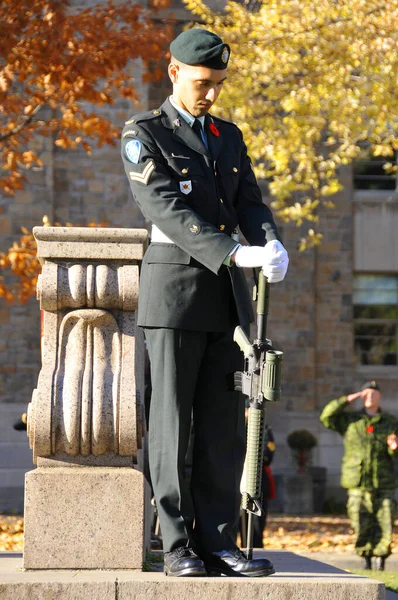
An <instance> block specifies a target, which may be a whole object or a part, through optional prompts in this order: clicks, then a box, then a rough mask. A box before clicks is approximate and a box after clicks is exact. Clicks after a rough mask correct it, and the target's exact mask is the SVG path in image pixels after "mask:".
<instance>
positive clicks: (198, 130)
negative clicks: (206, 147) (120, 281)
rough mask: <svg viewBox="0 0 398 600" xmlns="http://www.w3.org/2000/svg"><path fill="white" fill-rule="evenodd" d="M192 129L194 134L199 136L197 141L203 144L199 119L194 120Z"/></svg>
mask: <svg viewBox="0 0 398 600" xmlns="http://www.w3.org/2000/svg"><path fill="white" fill-rule="evenodd" d="M192 129H193V130H194V132H195V133H196V135H198V136H199V139H200V141H201V142H203V137H202V131H203V128H202V123H201V122H200V121H199V119H195V121H194V122H193V125H192Z"/></svg>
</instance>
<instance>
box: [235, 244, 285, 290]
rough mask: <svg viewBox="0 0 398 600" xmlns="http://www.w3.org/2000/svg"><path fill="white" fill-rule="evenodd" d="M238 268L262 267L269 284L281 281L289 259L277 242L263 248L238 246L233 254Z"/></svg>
mask: <svg viewBox="0 0 398 600" xmlns="http://www.w3.org/2000/svg"><path fill="white" fill-rule="evenodd" d="M235 264H236V265H237V266H238V267H262V269H263V272H264V275H265V276H266V277H267V278H268V281H269V283H277V282H278V281H282V279H283V278H284V277H285V275H286V271H287V267H288V264H289V257H288V255H287V252H286V250H285V248H284V247H283V246H282V244H281V243H280V242H278V240H272V241H271V242H268V244H266V245H265V246H240V247H239V248H238V250H237V251H236V254H235Z"/></svg>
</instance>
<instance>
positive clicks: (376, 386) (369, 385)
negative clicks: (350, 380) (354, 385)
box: [361, 379, 380, 392]
mask: <svg viewBox="0 0 398 600" xmlns="http://www.w3.org/2000/svg"><path fill="white" fill-rule="evenodd" d="M367 389H371V390H377V391H378V392H380V386H379V384H378V383H376V381H375V380H374V379H373V380H372V381H367V382H366V383H364V384H363V386H362V387H361V390H367Z"/></svg>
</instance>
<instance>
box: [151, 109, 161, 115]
mask: <svg viewBox="0 0 398 600" xmlns="http://www.w3.org/2000/svg"><path fill="white" fill-rule="evenodd" d="M152 114H153V115H160V110H153V111H152Z"/></svg>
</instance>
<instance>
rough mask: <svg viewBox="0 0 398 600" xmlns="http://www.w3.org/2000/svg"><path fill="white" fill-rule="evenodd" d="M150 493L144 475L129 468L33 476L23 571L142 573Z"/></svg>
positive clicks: (57, 471)
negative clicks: (72, 570)
mask: <svg viewBox="0 0 398 600" xmlns="http://www.w3.org/2000/svg"><path fill="white" fill-rule="evenodd" d="M148 492H149V486H148V484H147V483H146V482H145V478H144V476H143V474H142V473H141V472H140V471H136V470H134V469H131V468H123V467H112V468H105V467H60V468H57V467H53V468H44V467H42V468H38V469H36V470H35V471H30V472H29V473H27V474H26V480H25V548H24V562H23V566H24V568H25V569H141V568H142V565H143V560H144V556H145V550H146V548H147V547H148V542H149V531H147V529H148V528H146V527H145V523H144V504H145V500H146V499H148V500H149V493H148ZM148 512H149V511H148Z"/></svg>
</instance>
